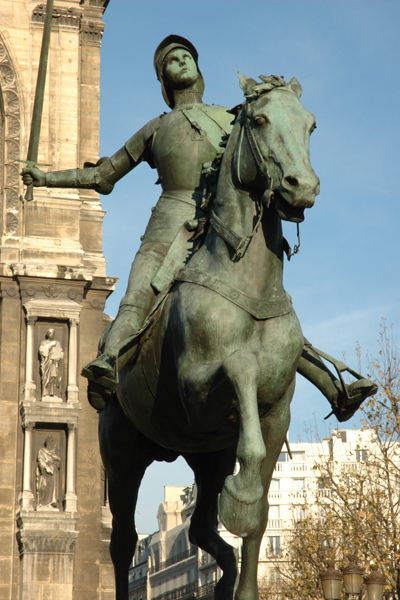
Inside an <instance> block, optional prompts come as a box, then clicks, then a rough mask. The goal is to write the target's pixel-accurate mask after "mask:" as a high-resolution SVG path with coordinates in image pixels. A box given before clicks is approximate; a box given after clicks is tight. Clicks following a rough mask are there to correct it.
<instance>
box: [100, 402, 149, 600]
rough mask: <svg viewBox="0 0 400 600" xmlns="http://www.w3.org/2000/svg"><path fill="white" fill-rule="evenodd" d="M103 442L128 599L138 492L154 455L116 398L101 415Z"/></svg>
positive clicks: (118, 575)
mask: <svg viewBox="0 0 400 600" xmlns="http://www.w3.org/2000/svg"><path fill="white" fill-rule="evenodd" d="M99 440H100V450H101V455H102V458H103V463H104V467H105V470H106V473H107V478H108V498H109V502H110V510H111V513H112V516H113V519H112V533H111V542H110V554H111V559H112V562H113V565H114V573H115V590H116V600H128V574H129V567H130V565H131V562H132V558H133V554H134V552H135V548H136V543H137V540H138V536H137V533H136V527H135V508H136V502H137V496H138V490H139V486H140V482H141V480H142V478H143V475H144V473H145V470H146V468H147V467H148V466H149V465H150V464H151V463H152V462H153V456H152V452H151V449H150V448H149V447H148V442H147V440H146V439H145V438H143V436H141V434H139V433H138V431H137V430H136V429H135V427H134V426H133V425H132V424H131V423H130V422H129V421H128V419H127V417H126V416H125V415H124V413H123V411H122V409H121V407H120V406H119V404H118V401H117V400H116V398H115V395H114V397H113V400H112V401H111V403H110V404H109V405H108V406H107V408H106V409H105V410H104V411H102V412H101V413H100V420H99Z"/></svg>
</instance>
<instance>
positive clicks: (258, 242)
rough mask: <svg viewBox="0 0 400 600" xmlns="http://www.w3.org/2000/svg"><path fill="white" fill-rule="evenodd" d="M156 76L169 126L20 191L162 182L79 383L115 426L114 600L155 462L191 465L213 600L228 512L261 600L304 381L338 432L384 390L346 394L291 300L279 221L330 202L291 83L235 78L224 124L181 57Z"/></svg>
mask: <svg viewBox="0 0 400 600" xmlns="http://www.w3.org/2000/svg"><path fill="white" fill-rule="evenodd" d="M154 64H155V69H156V73H157V76H158V78H159V79H160V82H161V87H162V93H163V97H164V99H165V100H166V102H167V104H168V105H169V106H170V107H171V109H172V110H171V111H170V112H169V113H168V114H166V115H162V116H160V117H157V118H155V119H153V120H152V121H150V122H149V123H147V124H146V125H145V126H144V127H143V128H142V129H141V130H140V131H139V132H137V133H136V134H135V135H134V136H132V137H131V138H130V139H129V140H128V141H127V142H126V144H125V145H124V146H123V147H122V148H121V149H120V150H118V151H117V152H116V153H115V154H114V155H113V156H111V157H110V158H106V159H101V160H100V161H98V163H97V164H95V165H94V164H93V165H91V166H86V167H85V168H83V169H72V170H69V171H58V172H53V173H47V174H45V173H43V172H42V171H40V170H39V169H36V168H35V169H25V170H24V172H23V173H24V174H23V179H24V182H25V183H26V184H31V183H33V185H36V186H39V185H47V186H49V187H57V186H59V187H81V188H82V187H83V188H84V187H86V188H91V189H95V190H97V191H99V192H100V193H103V194H108V193H110V192H111V191H112V189H113V187H114V185H115V183H116V182H117V181H118V180H119V179H121V178H122V177H123V176H124V175H125V174H126V173H128V172H129V171H131V170H132V169H133V168H135V167H136V166H137V164H139V163H140V162H141V161H146V162H148V164H149V165H150V166H152V167H155V168H157V171H158V175H159V182H160V184H161V187H162V194H161V197H160V199H159V201H158V203H157V206H156V207H155V210H154V211H153V213H152V217H151V219H150V222H149V224H148V227H147V229H146V232H145V234H144V237H143V240H142V244H141V246H140V249H139V252H138V254H137V255H136V257H135V260H134V262H133V264H132V269H131V274H130V278H129V283H128V287H127V291H126V295H125V297H124V298H123V300H122V302H121V306H120V310H119V313H118V316H117V318H116V320H115V322H114V324H113V326H112V327H111V329H110V330H109V332H108V334H107V335H105V336H104V339H103V340H102V353H101V354H100V356H99V357H98V358H97V359H96V360H95V361H94V362H93V363H91V364H89V365H87V366H86V367H85V369H84V375H85V376H86V377H87V378H88V379H89V381H90V386H89V398H90V400H91V402H92V404H93V405H95V406H96V407H97V408H98V409H99V410H101V409H104V410H102V412H101V414H100V446H101V452H102V457H103V461H104V465H105V468H106V471H107V475H108V480H109V499H110V508H111V511H112V513H113V534H112V541H111V555H112V559H113V562H114V566H115V575H116V585H117V599H118V600H127V598H128V568H129V565H130V563H131V560H132V555H133V551H134V547H135V543H136V540H137V536H136V532H135V525H134V510H135V504H136V498H137V492H138V488H139V485H140V481H141V479H142V476H143V474H144V471H145V470H146V468H147V466H148V465H149V464H150V463H151V462H153V461H154V460H166V461H171V460H174V459H175V458H176V457H177V456H178V455H182V456H184V458H185V459H186V461H187V462H188V464H189V465H190V466H191V467H192V469H193V471H194V473H195V478H196V483H197V486H198V497H197V503H196V509H195V512H194V514H193V516H192V520H191V527H190V539H191V541H192V543H195V544H197V545H198V546H200V547H201V548H203V549H204V550H206V551H207V552H209V553H210V554H211V555H212V556H214V557H215V559H216V561H217V563H218V565H219V566H220V568H221V570H222V571H223V576H222V578H221V579H220V581H219V582H218V584H217V586H216V589H215V597H216V598H218V599H223V600H232V598H233V593H234V585H235V580H236V561H235V556H234V553H233V550H232V548H231V547H230V546H228V545H227V544H226V542H224V541H223V540H222V539H221V538H220V536H219V535H218V533H217V529H216V523H217V510H218V508H217V499H218V495H220V501H219V515H220V518H221V519H222V521H223V522H224V524H225V525H226V527H227V528H228V529H229V530H230V531H232V532H233V533H236V534H237V535H240V536H242V537H243V555H242V572H241V576H240V580H239V586H238V588H237V590H236V592H235V597H236V599H237V600H256V598H257V597H258V592H257V560H258V552H259V547H260V541H261V538H262V535H263V532H264V529H265V525H266V521H267V515H268V505H267V501H266V498H267V493H268V488H269V484H270V480H271V476H272V472H273V469H274V466H275V462H276V459H277V457H278V455H279V452H280V451H281V448H282V445H283V443H284V441H285V438H286V434H287V430H288V426H289V420H290V401H291V399H292V396H293V392H294V385H295V375H296V371H298V372H300V373H301V374H303V375H304V376H306V377H307V378H308V379H309V380H310V381H312V382H313V383H314V384H315V385H316V386H317V387H318V388H319V389H320V390H321V391H322V393H323V394H324V395H325V396H326V398H327V399H328V400H329V402H330V403H331V405H332V408H333V410H334V412H335V414H336V415H337V417H338V418H339V420H345V419H347V418H349V417H350V416H351V415H352V414H353V413H354V411H355V410H356V409H357V408H358V406H359V405H360V403H361V402H362V400H363V399H365V397H366V396H367V395H369V394H371V393H374V391H376V388H374V386H373V384H371V382H368V381H367V380H364V379H361V377H360V376H358V375H356V376H357V377H359V380H358V382H357V383H356V385H353V387H351V386H348V387H346V386H345V385H344V383H343V381H342V380H341V379H340V374H338V376H335V375H334V374H333V373H331V372H330V371H329V370H328V368H327V367H326V366H325V364H324V363H323V362H322V360H321V358H320V355H319V354H318V352H316V351H315V349H314V348H313V347H312V346H311V345H310V344H309V343H308V342H306V341H305V340H304V338H303V334H302V331H301V328H300V324H299V322H298V319H297V317H296V314H295V312H294V310H293V307H292V304H291V300H290V298H289V297H288V295H287V294H286V292H285V290H284V288H283V282H282V271H283V259H284V251H285V248H286V245H287V243H285V240H284V238H283V236H282V227H281V220H282V219H285V220H289V221H292V222H297V223H298V222H301V221H302V220H303V218H304V210H305V209H306V208H310V207H312V205H313V204H314V200H315V197H316V195H317V194H318V192H319V180H318V177H317V176H316V174H315V173H314V171H313V169H312V167H311V164H310V158H309V136H310V134H311V132H312V131H313V129H314V128H315V120H314V117H313V115H312V114H311V113H309V112H308V111H307V110H306V109H305V108H304V107H303V106H302V105H301V103H300V96H301V87H300V85H299V83H298V82H297V80H296V79H292V80H291V81H290V82H289V83H287V82H285V81H284V79H282V78H280V77H275V76H270V77H261V78H260V79H261V81H260V82H256V81H255V80H253V79H250V78H247V77H244V76H240V84H241V87H242V89H243V91H244V95H245V101H244V103H243V105H242V106H241V108H239V109H238V110H236V111H229V110H228V109H226V108H224V107H221V106H216V105H213V106H207V105H205V104H203V103H202V93H203V90H204V80H203V76H202V74H201V72H200V70H199V68H198V54H197V51H196V49H195V48H194V46H193V45H192V44H191V43H190V42H189V41H188V40H185V39H184V38H181V37H180V36H168V38H166V39H165V40H163V42H161V44H160V45H159V47H158V48H157V50H156V54H155V59H154ZM228 136H229V140H228V142H227V144H226V141H227V139H228ZM225 146H226V149H225V151H224V148H225ZM213 173H214V174H218V185H217V189H216V193H214V190H213V180H212V174H213ZM210 174H211V175H210ZM160 299H161V300H162V301H160ZM155 301H156V302H159V304H156V306H155ZM149 314H150V315H151V316H150V318H149ZM138 334H140V335H138ZM128 359H130V360H129V362H127V360H128ZM344 368H346V366H345V365H344ZM236 459H238V461H239V464H240V470H239V472H238V474H237V475H235V476H233V475H232V472H233V467H234V464H235V460H236Z"/></svg>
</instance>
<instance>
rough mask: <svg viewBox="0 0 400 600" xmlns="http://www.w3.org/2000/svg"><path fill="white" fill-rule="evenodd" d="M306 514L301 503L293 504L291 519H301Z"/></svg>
mask: <svg viewBox="0 0 400 600" xmlns="http://www.w3.org/2000/svg"><path fill="white" fill-rule="evenodd" d="M305 516H306V513H305V508H304V506H303V505H302V504H295V505H294V506H293V520H294V521H301V520H302V519H304V517H305Z"/></svg>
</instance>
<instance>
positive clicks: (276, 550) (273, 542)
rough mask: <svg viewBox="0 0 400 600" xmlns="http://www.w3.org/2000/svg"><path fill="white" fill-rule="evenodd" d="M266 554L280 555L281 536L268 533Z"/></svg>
mask: <svg viewBox="0 0 400 600" xmlns="http://www.w3.org/2000/svg"><path fill="white" fill-rule="evenodd" d="M267 555H268V556H280V555H281V538H280V536H279V535H270V536H269V537H268V550H267Z"/></svg>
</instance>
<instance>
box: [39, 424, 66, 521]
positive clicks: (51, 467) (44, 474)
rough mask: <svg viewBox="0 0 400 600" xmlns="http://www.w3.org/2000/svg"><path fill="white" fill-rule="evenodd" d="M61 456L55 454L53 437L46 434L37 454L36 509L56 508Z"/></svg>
mask: <svg viewBox="0 0 400 600" xmlns="http://www.w3.org/2000/svg"><path fill="white" fill-rule="evenodd" d="M60 467H61V458H60V457H59V456H58V455H57V454H56V447H55V444H54V441H53V438H52V437H51V435H50V436H48V437H47V438H46V440H45V442H44V446H43V448H40V450H39V452H38V455H37V472H36V496H37V509H38V510H39V509H44V508H49V509H57V508H58V501H59V498H58V492H59V477H60Z"/></svg>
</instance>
